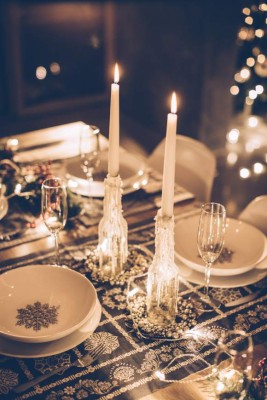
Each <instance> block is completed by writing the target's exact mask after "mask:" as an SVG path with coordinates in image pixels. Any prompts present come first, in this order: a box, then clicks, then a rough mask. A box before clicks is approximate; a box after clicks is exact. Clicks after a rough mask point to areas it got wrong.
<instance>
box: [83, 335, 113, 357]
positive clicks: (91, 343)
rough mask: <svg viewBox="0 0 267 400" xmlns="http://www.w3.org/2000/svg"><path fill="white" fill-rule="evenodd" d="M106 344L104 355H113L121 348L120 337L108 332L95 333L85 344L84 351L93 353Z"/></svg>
mask: <svg viewBox="0 0 267 400" xmlns="http://www.w3.org/2000/svg"><path fill="white" fill-rule="evenodd" d="M102 343H104V351H103V354H111V353H112V352H113V351H114V350H116V349H117V348H118V347H119V341H118V337H117V336H115V335H112V334H111V333H108V332H98V333H93V334H92V336H90V338H88V339H86V340H85V342H84V349H85V350H87V351H89V352H92V350H94V349H95V348H96V347H98V346H99V345H100V344H102Z"/></svg>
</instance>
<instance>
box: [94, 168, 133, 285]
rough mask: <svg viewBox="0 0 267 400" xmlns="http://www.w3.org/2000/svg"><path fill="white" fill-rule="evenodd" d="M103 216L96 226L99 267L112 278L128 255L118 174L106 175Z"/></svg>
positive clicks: (125, 225)
mask: <svg viewBox="0 0 267 400" xmlns="http://www.w3.org/2000/svg"><path fill="white" fill-rule="evenodd" d="M104 185H105V195H104V209H103V218H102V219H101V221H100V223H99V226H98V256H99V269H100V272H101V274H102V275H103V276H106V277H109V278H112V277H115V276H116V275H117V274H119V273H121V272H122V270H123V264H124V263H125V262H126V261H127V257H128V226H127V222H126V220H125V219H124V218H123V216H122V206H121V196H122V189H121V187H122V181H121V178H120V176H119V175H118V176H116V177H112V176H109V175H107V177H106V179H105V181H104Z"/></svg>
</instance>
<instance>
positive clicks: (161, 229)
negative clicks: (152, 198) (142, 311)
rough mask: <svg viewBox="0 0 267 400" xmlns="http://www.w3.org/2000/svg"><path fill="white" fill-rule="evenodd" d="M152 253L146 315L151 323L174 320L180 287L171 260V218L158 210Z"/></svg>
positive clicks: (166, 322)
mask: <svg viewBox="0 0 267 400" xmlns="http://www.w3.org/2000/svg"><path fill="white" fill-rule="evenodd" d="M155 233H156V239H155V254H154V258H153V261H152V264H151V265H150V267H149V269H148V278H147V315H148V319H149V321H150V322H151V323H154V324H156V325H168V324H170V323H174V322H175V318H176V315H177V298H178V288H179V269H178V267H177V266H176V265H175V263H174V218H173V216H172V217H165V216H162V211H161V209H160V210H158V213H157V216H156V225H155Z"/></svg>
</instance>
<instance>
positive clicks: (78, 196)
mask: <svg viewBox="0 0 267 400" xmlns="http://www.w3.org/2000/svg"><path fill="white" fill-rule="evenodd" d="M81 124H82V122H77V123H73V124H66V125H62V126H59V127H52V128H48V129H43V130H41V131H36V132H30V133H24V134H20V135H17V136H16V137H8V138H2V139H1V140H0V145H1V143H2V144H3V143H7V141H8V140H9V141H10V140H14V139H15V140H16V139H18V145H17V147H16V146H15V148H14V149H13V152H12V157H11V158H10V159H11V160H12V162H14V163H15V165H16V166H18V167H19V168H20V171H22V170H23V171H28V170H29V169H30V168H31V167H32V166H36V165H37V166H39V167H40V165H41V166H42V167H43V168H44V166H47V168H48V167H49V171H50V172H52V173H53V174H55V175H58V176H61V177H63V178H64V179H66V180H68V181H70V186H69V189H70V191H72V196H73V199H74V200H75V201H77V202H78V204H79V212H78V213H77V214H76V215H74V216H71V217H70V218H69V219H68V220H67V223H66V226H65V228H64V229H63V230H62V231H61V232H60V235H59V237H60V240H59V248H60V260H61V263H62V264H63V265H65V266H67V267H68V268H70V269H72V270H74V271H76V272H78V273H80V274H82V275H83V276H85V277H86V278H88V279H89V280H90V281H91V282H92V283H93V285H94V287H95V289H96V292H97V296H98V299H99V302H100V305H101V319H100V322H99V323H98V324H97V326H96V327H95V328H94V329H93V330H92V332H89V333H88V337H86V338H83V340H82V341H81V342H80V343H77V345H75V346H73V347H71V348H68V349H67V350H64V349H63V351H62V349H61V347H60V346H58V347H57V346H56V345H55V351H52V352H51V354H50V353H48V354H47V353H46V350H45V345H44V346H41V350H40V351H39V352H38V350H37V352H36V355H35V356H32V355H31V352H29V354H27V350H25V353H23V351H22V352H20V350H19V344H18V343H16V345H15V346H14V350H13V349H12V348H11V349H8V350H6V346H5V339H3V338H1V332H0V398H1V399H14V400H15V399H16V400H24V399H25V400H26V399H29V400H31V399H36V398H40V399H44V400H71V399H85V398H89V399H101V400H108V399H118V400H119V399H124V400H135V399H136V400H137V399H142V400H152V399H162V400H163V399H164V400H171V399H179V400H191V399H194V400H196V399H198V400H201V399H206V400H208V399H213V398H214V393H213V391H212V383H211V381H210V380H209V379H201V376H202V374H204V375H205V372H206V371H207V370H208V369H209V368H212V365H213V363H214V347H213V346H209V345H208V344H207V343H205V344H203V343H202V344H199V348H197V347H196V346H194V345H192V342H191V340H190V339H186V337H184V336H183V335H181V337H177V338H174V339H173V340H170V339H169V338H167V337H166V338H165V339H164V338H159V337H156V338H154V337H150V336H146V335H142V332H141V333H140V331H139V330H138V329H136V326H135V324H134V323H131V311H130V310H129V307H128V303H127V294H128V291H129V287H128V282H116V281H115V282H110V281H109V282H103V281H98V280H97V279H95V277H94V276H93V275H92V270H91V269H90V265H89V264H88V254H91V253H90V252H92V251H94V249H95V248H96V247H97V245H98V225H99V222H100V220H101V218H102V215H103V196H102V195H97V196H94V194H91V192H90V191H89V192H88V193H90V195H86V193H84V192H83V191H82V189H81V191H79V190H77V186H75V184H73V181H74V183H75V179H74V178H73V176H70V173H69V171H68V170H67V166H68V165H69V163H70V162H71V161H73V160H75V159H77V157H79V148H78V144H77V143H78V133H77V132H78V131H79V129H80V125H81ZM9 143H10V142H9ZM13 143H14V142H13ZM15 143H17V142H15ZM101 146H102V147H101V148H102V150H103V151H105V150H106V149H107V147H108V140H107V139H106V138H105V137H104V136H101ZM122 154H124V155H126V159H127V157H128V156H129V157H134V158H136V160H138V155H132V154H131V155H129V154H127V152H126V150H123V149H122ZM0 161H1V160H0ZM2 161H3V159H2ZM136 162H137V164H136V165H137V167H136V176H135V177H133V179H131V178H132V177H131V176H130V178H129V179H128V178H127V179H128V186H127V187H126V186H125V187H124V188H123V191H122V209H123V216H124V218H125V219H126V221H127V225H128V244H129V248H131V249H132V250H131V251H132V253H131V257H132V260H131V262H132V263H133V265H135V264H138V262H137V261H136V259H138V257H139V258H140V255H141V256H142V263H143V264H142V263H141V264H142V265H140V275H141V274H145V272H146V270H147V267H148V266H149V265H150V263H151V262H152V259H153V254H154V251H155V216H156V214H157V211H158V209H159V207H160V199H161V198H160V196H161V187H162V186H161V185H162V177H161V175H160V174H159V173H157V172H156V171H153V170H151V168H147V166H146V165H145V160H144V159H141V158H140V160H138V161H136ZM131 165H132V164H131ZM1 171H2V170H1V162H0V173H1ZM140 171H141V172H140ZM78 182H79V184H80V183H81V182H82V181H78ZM79 188H80V186H79ZM174 202H175V204H174V222H175V224H178V223H179V222H181V221H183V222H185V223H186V221H189V220H190V218H192V217H193V216H198V215H199V214H200V207H201V203H200V202H199V201H198V199H196V198H195V197H194V195H193V194H192V193H188V191H187V190H186V189H184V188H181V187H178V186H176V187H175V196H174ZM192 251H197V250H196V249H192ZM134 257H136V259H134ZM175 260H176V264H177V267H178V268H179V267H180V268H181V271H183V263H182V261H181V260H180V259H178V258H175ZM54 262H55V250H54V241H53V238H52V237H51V234H50V233H49V231H48V230H47V228H46V227H45V225H44V222H43V220H42V217H41V216H40V212H39V213H32V207H31V205H30V206H29V205H28V204H27V199H23V200H22V197H20V195H19V193H18V195H14V196H13V197H12V196H11V197H10V199H9V200H8V210H7V212H6V215H5V216H2V218H1V219H0V273H1V274H3V273H6V272H8V271H12V270H15V269H16V268H21V267H25V266H29V265H40V266H41V265H52V264H54ZM203 276H204V275H203ZM229 280H231V276H229ZM21 284H23V282H22V283H21ZM233 286H234V287H232V285H227V287H222V286H220V285H219V287H217V286H216V285H214V286H212V287H211V288H210V292H211V294H212V296H213V297H214V298H215V299H216V300H218V301H219V302H220V306H218V307H217V306H216V305H215V306H214V309H213V311H212V312H209V313H203V314H200V315H199V317H198V319H197V323H196V325H195V326H194V330H195V331H196V332H201V333H202V335H203V337H204V338H208V339H209V342H210V343H211V342H212V341H216V340H217V339H218V338H219V337H220V335H221V334H222V332H224V331H226V330H242V331H245V333H246V335H247V336H249V337H251V338H252V339H253V344H254V360H253V371H254V377H255V379H256V378H257V376H258V374H259V364H258V363H259V361H260V360H262V359H263V358H264V357H266V356H267V346H266V343H267V340H266V337H267V336H266V330H267V319H266V317H267V292H266V288H267V260H266V263H265V266H264V267H263V268H262V274H261V275H260V279H259V280H257V281H256V282H253V283H249V284H245V285H244V283H243V284H241V285H240V286H238V285H233ZM203 289H204V277H203V282H199V283H196V282H192V281H191V280H190V279H187V278H186V274H184V273H181V275H180V277H179V296H180V297H181V298H185V299H186V298H189V299H190V296H191V294H192V293H196V294H200V293H202V292H203ZM253 294H255V296H253ZM73 301H75V299H73ZM3 307H4V306H3V303H1V293H0V313H3V312H5V310H4V308H3ZM0 329H1V327H0ZM1 340H2V342H1ZM100 343H102V344H104V351H103V352H102V354H101V355H100V356H99V357H98V358H97V359H96V360H95V361H94V362H93V363H92V364H91V365H90V366H88V367H84V368H76V367H71V368H67V369H66V370H65V371H64V370H63V372H61V373H57V374H54V375H52V376H51V377H49V378H47V379H46V380H44V381H43V382H40V383H39V384H36V385H35V386H33V387H30V388H29V389H28V390H25V391H24V392H22V393H17V392H16V391H15V390H14V389H15V388H16V386H17V385H20V384H23V383H26V382H29V381H31V380H32V379H34V378H37V377H39V376H41V375H43V374H47V373H48V372H51V371H53V369H55V368H57V367H61V366H64V365H68V364H69V363H70V362H74V361H75V360H76V359H77V358H79V357H81V356H82V355H83V354H84V353H85V352H88V351H89V352H90V351H91V350H92V349H93V348H94V347H95V346H96V345H98V344H100ZM30 346H34V344H30V345H29V346H28V347H30ZM11 347H12V346H11ZM26 348H27V346H26ZM16 349H17V350H16ZM203 349H204V350H203ZM12 352H13V354H12ZM199 354H201V355H202V356H201V358H200V357H199ZM180 355H185V358H184V359H182V360H181V361H177V362H174V363H173V364H172V366H171V368H170V370H169V375H168V376H169V377H170V379H169V381H168V380H164V379H160V378H159V374H158V373H157V371H161V370H163V369H164V368H166V366H168V365H169V363H170V362H171V361H172V360H175V357H177V356H180ZM187 355H188V356H187ZM255 382H256V381H255ZM251 398H253V397H251ZM254 398H255V399H256V398H257V397H256V395H255V397H254ZM263 398H264V397H263Z"/></svg>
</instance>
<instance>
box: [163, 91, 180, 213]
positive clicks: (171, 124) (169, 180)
mask: <svg viewBox="0 0 267 400" xmlns="http://www.w3.org/2000/svg"><path fill="white" fill-rule="evenodd" d="M176 112H177V99H176V94H175V93H174V92H173V94H172V100H171V113H169V114H168V116H167V130H166V141H165V154H164V168H163V182H162V206H161V208H162V216H167V217H171V216H172V215H173V200H174V181H175V153H176V129H177V115H176Z"/></svg>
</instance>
